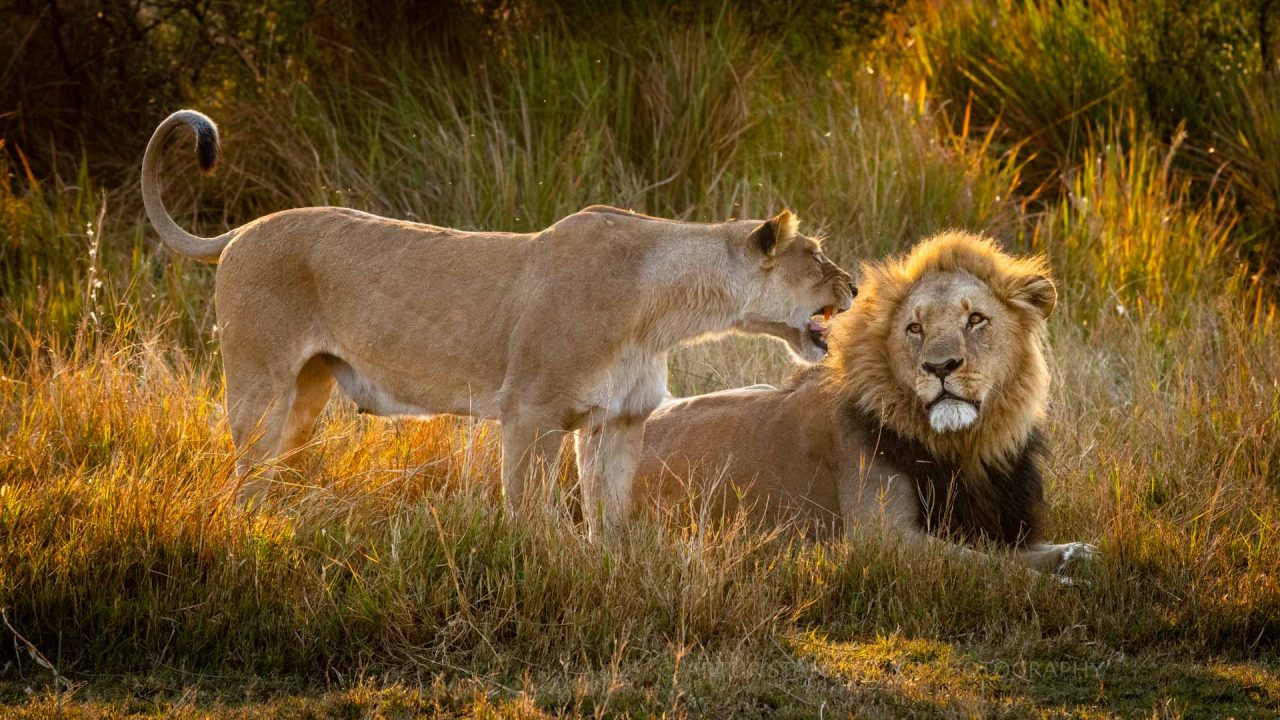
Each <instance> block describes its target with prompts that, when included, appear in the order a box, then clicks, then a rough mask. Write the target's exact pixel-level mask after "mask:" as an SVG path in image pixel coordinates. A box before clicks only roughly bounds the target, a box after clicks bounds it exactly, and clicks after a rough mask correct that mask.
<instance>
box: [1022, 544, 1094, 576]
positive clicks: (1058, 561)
mask: <svg viewBox="0 0 1280 720" xmlns="http://www.w3.org/2000/svg"><path fill="white" fill-rule="evenodd" d="M1098 555H1099V552H1098V548H1096V547H1094V546H1093V545H1090V544H1089V543H1083V542H1072V543H1062V544H1059V545H1051V544H1049V543H1040V544H1036V545H1031V546H1030V547H1026V548H1023V549H1021V550H1015V551H1014V552H1013V559H1014V561H1015V562H1017V563H1019V564H1021V565H1024V566H1026V567H1029V568H1031V569H1032V570H1037V571H1039V572H1046V573H1055V574H1059V575H1061V574H1062V573H1063V572H1065V571H1066V570H1067V568H1069V567H1070V566H1071V565H1074V564H1076V563H1089V562H1091V561H1092V560H1093V559H1094V558H1096V557H1097V556H1098Z"/></svg>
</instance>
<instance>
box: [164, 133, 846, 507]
mask: <svg viewBox="0 0 1280 720" xmlns="http://www.w3.org/2000/svg"><path fill="white" fill-rule="evenodd" d="M184 125H185V126H190V127H192V128H193V129H195V130H196V131H197V134H198V139H199V141H200V143H201V144H200V147H199V149H200V152H201V158H202V161H204V160H208V161H209V163H208V164H211V162H212V160H213V159H216V145H217V134H216V129H214V128H213V123H212V122H211V121H209V119H208V118H206V117H204V116H203V115H200V114H199V113H196V112H194V111H181V112H179V113H175V114H174V115H173V116H171V117H170V118H169V119H167V120H165V121H164V123H162V124H161V125H160V127H159V128H158V129H157V130H156V133H155V135H154V136H153V137H152V140H151V143H150V144H149V145H148V147H147V153H146V156H145V157H144V160H143V194H144V198H145V200H146V205H147V212H148V215H149V217H150V218H151V220H152V223H153V224H154V225H155V227H156V228H157V230H158V231H159V232H160V236H161V239H162V240H164V242H165V243H166V244H168V245H170V246H171V247H174V248H175V249H178V250H179V251H180V252H183V253H186V254H190V255H193V256H195V257H199V258H201V259H204V260H208V261H212V262H218V263H219V268H218V273H217V281H216V294H215V301H216V308H217V318H218V327H219V334H220V339H221V347H222V355H223V368H224V372H225V376H226V392H227V405H228V413H229V416H230V422H231V432H232V436H233V439H234V441H235V443H236V446H237V449H238V450H239V452H240V453H241V454H242V460H241V468H242V474H244V475H248V474H249V473H250V472H251V471H253V470H255V469H256V468H257V467H258V466H259V465H260V464H261V463H263V462H265V461H267V460H270V459H272V458H277V457H282V456H284V455H287V454H288V453H290V452H292V451H293V450H295V449H296V448H298V447H299V446H300V445H302V444H303V443H305V442H306V440H307V438H308V437H309V435H310V433H311V430H312V426H313V425H314V423H315V419H316V417H317V415H318V414H319V413H320V412H321V410H322V409H323V407H324V406H325V403H326V402H327V400H328V397H329V394H330V390H331V388H332V386H333V384H334V382H335V380H336V382H337V384H338V385H339V386H341V387H342V389H343V390H344V391H345V392H346V394H347V395H349V396H350V397H351V398H352V399H354V400H355V401H356V403H357V404H358V405H359V406H360V408H361V409H362V410H363V411H366V412H369V413H372V414H377V415H414V416H424V415H431V414H438V413H451V414H459V415H472V416H478V417H490V418H498V419H500V420H501V422H502V426H503V435H504V437H503V490H504V497H505V500H506V503H507V505H508V507H509V508H510V509H513V510H514V509H515V508H516V507H517V506H519V505H520V503H521V498H522V497H523V494H524V484H525V479H526V477H527V476H528V475H529V474H530V473H531V472H533V471H535V470H536V469H537V468H538V467H539V466H540V465H545V464H546V463H547V462H548V461H549V459H550V458H551V456H553V455H554V453H555V452H556V451H557V449H558V447H559V443H560V440H561V437H562V434H563V432H565V431H577V432H578V433H579V435H580V436H581V437H580V439H579V443H578V448H579V464H580V466H581V467H582V468H583V469H584V473H583V492H584V495H585V497H586V500H587V506H588V508H589V512H588V519H589V520H590V521H591V525H592V527H593V528H597V529H598V527H599V525H600V523H601V522H602V520H605V519H607V520H610V521H612V520H616V519H617V518H618V517H620V515H621V513H622V511H623V510H624V509H625V508H626V507H627V505H628V504H629V489H630V485H631V479H632V475H633V471H634V466H635V460H636V458H637V456H638V454H639V450H640V447H641V444H640V437H641V433H642V431H643V422H644V419H645V418H646V417H647V416H648V414H649V413H650V412H651V411H652V410H653V408H654V407H656V406H657V405H658V403H659V402H660V401H661V400H662V399H663V398H664V397H665V396H666V385H667V384H666V373H667V369H666V352H667V351H668V350H670V349H672V348H673V347H675V346H678V345H680V344H682V343H687V342H693V341H696V340H698V339H701V338H706V337H711V336H715V335H717V334H721V333H725V332H730V331H735V330H736V331H743V332H768V333H771V334H774V335H777V336H779V337H782V338H783V339H785V340H788V341H789V343H790V345H791V347H792V348H793V350H795V351H797V352H799V353H802V354H809V355H810V356H811V357H812V356H814V355H815V354H816V355H818V356H820V353H815V350H814V348H813V345H814V343H813V340H812V338H811V337H810V336H809V334H808V333H800V332H799V331H798V328H804V327H805V323H807V322H808V320H809V318H810V316H811V315H813V314H814V313H815V312H817V311H818V310H819V309H820V308H823V307H827V306H834V307H835V308H836V309H837V310H843V309H845V308H847V307H848V306H849V303H850V301H851V295H852V292H853V290H852V284H851V282H850V278H849V276H848V274H846V273H844V272H843V271H841V270H839V268H835V269H834V271H832V270H831V268H834V266H833V265H830V263H829V261H825V257H823V256H822V255H821V253H820V248H819V247H818V244H817V242H816V241H815V240H813V239H812V238H808V237H805V236H803V235H800V234H799V233H798V232H797V221H796V219H795V217H794V216H793V215H792V214H791V213H789V212H785V211H784V212H783V213H781V214H779V215H778V216H777V217H775V218H773V219H772V220H770V221H767V222H761V221H747V220H741V221H733V222H726V223H718V224H699V223H685V222H674V221H669V220H662V219H658V218H651V217H647V216H644V215H640V214H637V213H632V212H628V211H625V210H619V209H616V208H610V207H606V206H593V207H589V208H586V209H585V210H583V211H581V212H578V213H574V214H573V215H570V216H568V217H566V218H564V219H562V220H560V221H559V222H557V223H555V224H554V225H552V226H551V227H549V228H547V229H546V230H543V231H541V232H535V233H527V234H515V233H501V232H465V231H461V230H453V229H449V228H444V227H436V226H432V225H425V224H420V223H412V222H405V221H401V220H394V219H390V218H384V217H378V216H376V215H370V214H368V213H364V212H359V211H356V210H348V209H344V208H332V207H323V208H304V209H296V210H286V211H283V212H279V213H275V214H272V215H268V216H265V217H263V218H260V219H258V220H254V221H253V222H250V223H248V224H246V225H244V226H242V227H239V228H236V229H235V230H232V231H230V232H228V233H225V234H223V235H221V236H219V237H217V238H211V239H205V238H199V237H196V236H194V235H191V234H189V233H187V232H185V231H183V230H181V229H180V228H178V227H177V225H176V224H174V222H173V221H172V219H171V218H170V217H169V215H168V213H167V212H166V211H165V209H164V206H163V204H162V203H161V202H160V194H159V169H158V161H157V159H156V158H157V151H158V146H159V145H160V144H161V143H162V142H163V141H164V139H165V137H166V136H167V135H168V134H169V133H170V132H171V131H172V130H173V129H174V128H177V127H180V126H184ZM424 161H425V160H424ZM823 262H826V265H824V264H823ZM828 266H830V267H828ZM792 331H794V332H792ZM806 343H807V344H806ZM262 477H267V475H263V476H262ZM264 489H265V485H264V483H263V482H261V481H257V482H251V483H248V484H247V485H245V487H243V488H241V491H240V496H241V497H242V498H243V497H248V496H253V495H255V494H257V493H261V492H262V491H263V490H264ZM601 513H603V517H601Z"/></svg>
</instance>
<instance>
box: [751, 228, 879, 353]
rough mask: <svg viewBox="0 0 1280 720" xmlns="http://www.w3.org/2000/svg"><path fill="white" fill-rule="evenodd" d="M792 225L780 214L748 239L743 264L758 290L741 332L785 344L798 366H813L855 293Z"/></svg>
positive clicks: (818, 246)
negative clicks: (834, 320)
mask: <svg viewBox="0 0 1280 720" xmlns="http://www.w3.org/2000/svg"><path fill="white" fill-rule="evenodd" d="M795 225H796V221H795V218H794V216H792V215H791V213H789V212H783V213H782V214H781V215H779V216H778V217H776V218H774V219H773V220H770V221H769V222H767V223H765V224H764V225H762V226H760V228H759V229H758V230H757V231H756V232H754V233H752V236H751V238H750V243H751V247H749V249H748V254H747V260H748V262H749V263H752V264H753V267H752V268H751V271H750V272H751V274H752V275H753V276H754V280H753V284H754V285H755V286H756V288H757V289H756V292H755V293H754V296H755V300H754V302H753V303H752V304H751V307H750V308H749V310H748V312H747V314H746V316H745V320H744V322H743V323H742V324H741V328H742V329H743V330H747V331H749V332H757V333H765V334H768V335H773V336H774V337H777V338H780V339H782V340H785V341H786V343H787V346H788V347H789V348H790V349H791V351H792V353H793V354H794V355H796V357H798V358H799V359H800V360H802V361H805V362H809V363H816V362H818V361H819V360H821V359H822V357H823V356H824V355H826V352H827V332H828V329H829V327H828V321H830V319H831V317H832V316H833V315H836V314H838V313H842V312H844V311H845V310H848V309H849V307H850V305H852V303H853V298H854V296H855V295H857V292H858V291H857V288H856V287H854V284H853V278H852V277H851V276H850V275H849V273H847V272H845V271H844V270H842V269H841V268H840V266H838V265H836V264H835V263H834V262H832V261H831V260H830V259H829V258H827V256H826V255H825V254H824V253H823V252H822V245H821V244H820V243H819V242H818V241H817V240H816V239H814V238H811V237H808V236H806V235H801V234H799V233H797V232H796V231H795Z"/></svg>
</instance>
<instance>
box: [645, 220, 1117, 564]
mask: <svg viewBox="0 0 1280 720" xmlns="http://www.w3.org/2000/svg"><path fill="white" fill-rule="evenodd" d="M859 282H860V285H861V287H862V293H861V295H860V296H859V298H858V300H857V302H855V303H854V306H853V310H852V311H850V312H848V313H846V314H845V315H842V316H841V317H840V318H838V319H837V320H836V322H835V323H833V328H832V331H831V348H832V350H831V355H830V356H829V357H828V358H827V359H826V360H825V361H824V362H823V363H822V364H820V365H818V366H816V367H813V368H810V369H808V370H806V371H802V372H801V373H799V374H798V375H797V376H795V377H794V378H793V379H792V380H791V381H790V382H789V383H788V384H787V385H786V386H785V387H783V388H782V389H775V388H772V387H769V386H755V387H752V388H742V389H738V390H729V391H726V392H719V393H712V394H709V395H703V396H699V397H691V398H686V399H683V400H678V401H671V402H669V403H667V404H664V405H663V406H662V407H660V408H659V409H658V410H657V411H656V412H654V413H653V415H652V416H651V418H650V420H649V423H648V426H647V429H646V431H645V448H644V454H643V456H642V460H641V465H640V468H639V471H638V480H637V493H636V497H637V501H641V500H642V499H643V500H645V501H648V502H654V501H655V500H656V501H658V502H659V503H661V504H672V503H681V504H685V505H687V503H688V501H689V495H690V491H691V490H692V491H693V493H694V494H695V495H696V496H700V497H699V501H700V502H708V503H710V507H711V508H712V509H713V510H717V511H725V512H733V511H735V510H737V509H738V508H739V507H743V508H744V509H746V510H748V511H751V512H755V513H757V516H763V517H767V518H769V519H780V518H781V517H783V516H787V517H791V518H799V519H800V521H801V522H803V523H804V524H805V525H807V526H809V527H811V528H812V527H815V526H816V528H817V529H819V530H826V531H832V530H835V529H836V528H838V527H840V526H843V527H844V528H845V530H846V531H849V532H851V531H852V530H854V529H855V528H860V527H867V526H870V525H871V524H872V523H886V524H887V526H888V527H889V528H890V529H891V530H894V531H897V532H900V533H902V534H903V535H904V536H905V537H907V538H909V539H912V540H916V539H924V538H927V537H929V536H931V535H941V536H945V537H950V538H953V539H957V540H968V541H973V540H978V539H980V538H982V539H986V540H988V541H992V542H994V543H997V544H999V545H1003V546H1005V547H1008V548H1009V549H1011V550H1012V554H1013V557H1014V558H1016V559H1017V561H1019V562H1021V563H1023V564H1025V565H1027V566H1029V567H1031V568H1034V569H1037V570H1047V571H1060V570H1061V569H1062V568H1063V567H1064V566H1065V565H1066V564H1067V562H1068V561H1069V560H1071V559H1072V558H1073V557H1074V558H1088V557H1091V556H1092V555H1093V554H1094V552H1095V551H1094V549H1093V548H1092V546H1089V545H1086V544H1083V543H1069V544H1065V545H1049V544H1042V543H1041V542H1040V527H1041V516H1042V511H1043V499H1042V492H1041V480H1040V469H1039V457H1040V453H1041V450H1042V448H1043V446H1044V441H1043V437H1042V435H1041V432H1040V430H1039V426H1040V425H1041V423H1042V420H1043V417H1044V412H1045V401H1046V396H1047V393H1048V389H1049V373H1048V370H1047V368H1046V366H1045V359H1044V354H1043V349H1042V346H1043V343H1044V325H1045V319H1046V318H1047V317H1048V316H1049V313H1050V312H1051V311H1052V310H1053V307H1054V305H1055V303H1056V302H1057V291H1056V290H1055V288H1054V285H1053V282H1052V281H1051V280H1050V277H1049V273H1048V268H1047V266H1046V264H1045V263H1044V261H1043V260H1041V259H1039V258H1016V257H1011V256H1009V255H1006V254H1005V253H1003V252H1001V251H1000V250H999V249H997V247H996V246H995V244H994V243H992V242H991V241H990V240H987V239H984V238H980V237H976V236H973V235H967V234H964V233H956V232H952V233H945V234H942V235H938V236H936V237H934V238H932V239H930V240H927V241H925V242H923V243H921V244H920V245H918V246H917V247H916V248H915V249H914V250H913V251H912V252H911V253H910V254H909V255H908V256H906V257H905V258H901V259H897V260H894V261H890V262H886V263H880V264H864V265H863V267H862V278H861V280H860V281H859ZM747 506H749V507H747ZM704 507H705V506H704Z"/></svg>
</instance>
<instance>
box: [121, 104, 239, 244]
mask: <svg viewBox="0 0 1280 720" xmlns="http://www.w3.org/2000/svg"><path fill="white" fill-rule="evenodd" d="M179 125H186V126H187V127H189V128H191V129H192V131H194V132H195V134H196V157H197V158H198V159H199V161H200V169H201V170H203V171H205V172H209V171H211V170H213V166H214V165H215V164H217V162H218V126H217V125H214V124H213V121H212V120H210V119H209V118H208V116H206V115H204V114H203V113H199V112H196V111H195V110H179V111H178V112H176V113H174V114H172V115H170V116H169V117H167V118H165V119H164V122H162V123H160V126H159V127H157V128H156V131H155V132H154V133H152V135H151V141H150V142H148V143H147V151H146V153H144V154H143V156H142V204H143V205H145V206H146V208H147V218H148V219H150V220H151V224H152V225H153V226H154V227H155V229H156V232H158V233H160V239H161V240H162V241H164V244H165V245H168V246H169V247H171V248H173V249H174V250H177V251H178V252H180V253H182V254H183V255H189V256H191V257H193V258H197V259H199V260H203V261H205V262H210V263H216V262H218V257H219V256H220V255H222V249H223V248H225V247H226V246H227V243H229V242H231V238H233V237H235V232H236V231H235V230H231V231H229V232H225V233H223V234H221V235H219V236H218V237H213V238H202V237H199V236H197V235H192V234H191V233H189V232H187V231H186V230H183V229H182V228H180V227H178V224H177V223H175V222H174V221H173V218H172V217H170V215H169V211H168V210H165V209H164V203H163V202H162V201H161V200H160V148H161V147H163V146H164V141H165V140H166V139H167V138H168V137H169V134H170V133H172V132H173V130H174V128H176V127H178V126H179Z"/></svg>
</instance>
